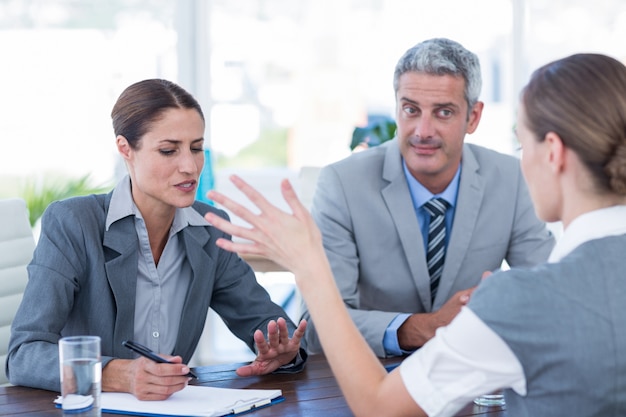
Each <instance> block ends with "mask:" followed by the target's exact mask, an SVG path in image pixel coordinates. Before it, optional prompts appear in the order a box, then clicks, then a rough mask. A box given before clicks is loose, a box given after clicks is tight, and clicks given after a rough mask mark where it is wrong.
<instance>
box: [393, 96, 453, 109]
mask: <svg viewBox="0 0 626 417" xmlns="http://www.w3.org/2000/svg"><path fill="white" fill-rule="evenodd" d="M400 101H406V102H407V103H410V104H413V105H415V106H419V105H420V104H419V103H418V102H417V101H415V100H411V99H410V98H407V97H400ZM433 107H435V108H437V109H438V108H441V107H454V108H459V105H458V104H456V103H454V102H452V101H447V102H444V103H435V104H434V105H433Z"/></svg>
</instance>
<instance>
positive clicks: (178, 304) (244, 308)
mask: <svg viewBox="0 0 626 417" xmlns="http://www.w3.org/2000/svg"><path fill="white" fill-rule="evenodd" d="M111 116H112V119H113V128H114V131H115V135H116V145H117V150H118V152H119V154H120V155H121V156H122V158H123V159H124V161H125V163H126V167H127V168H128V176H126V177H125V178H124V179H122V180H121V181H120V183H119V184H118V185H117V186H116V188H115V189H114V190H113V191H112V192H111V193H109V194H106V195H104V194H103V195H91V196H87V197H77V198H72V199H68V200H65V201H60V202H56V203H53V204H51V205H50V206H49V207H48V209H47V210H46V212H45V214H44V216H43V219H42V230H41V237H40V240H39V243H38V244H37V248H36V250H35V253H34V257H33V260H32V262H31V263H30V265H29V266H28V273H29V281H28V285H27V287H26V291H25V293H24V298H23V301H22V303H21V305H20V308H19V310H18V312H17V314H16V317H15V320H14V322H13V325H12V333H11V341H10V344H9V356H8V360H7V375H8V377H9V380H10V381H11V383H13V384H15V385H26V386H31V387H36V388H44V389H49V390H56V391H58V390H59V385H60V384H59V364H58V361H59V359H58V345H57V343H58V340H59V338H60V337H64V336H71V335H97V336H100V338H101V345H102V346H101V350H102V360H103V362H102V366H103V370H102V390H103V391H121V392H130V393H132V394H134V395H135V396H137V397H138V398H140V399H144V400H159V399H164V398H167V397H168V396H170V395H171V394H172V393H174V392H176V391H179V390H181V389H183V388H184V387H185V386H186V385H187V383H188V380H189V378H188V377H187V376H186V375H187V373H188V372H189V368H188V366H187V365H186V363H187V362H188V361H189V359H190V358H191V356H192V354H193V353H194V350H195V348H196V346H197V344H198V340H199V339H200V335H201V333H202V330H203V328H204V322H205V319H206V316H207V312H208V309H209V307H211V308H213V309H214V310H215V311H216V312H217V313H218V314H219V315H220V316H221V317H222V319H223V320H224V321H225V323H226V324H227V326H228V327H229V329H230V330H231V331H232V332H233V333H234V334H235V335H236V336H237V337H239V338H240V339H241V340H243V341H244V342H245V343H246V344H247V345H248V346H249V347H250V349H252V350H254V351H256V352H257V357H256V359H255V360H254V361H253V362H252V363H251V364H249V365H246V366H242V367H241V368H239V369H238V370H237V373H238V374H239V375H241V376H248V375H260V374H266V373H269V372H273V371H275V370H277V369H278V368H283V369H281V372H296V371H298V370H300V369H301V368H302V366H303V364H304V360H305V356H306V354H304V353H302V355H301V354H300V351H299V348H300V339H301V337H302V335H303V332H304V329H305V327H306V323H302V324H301V325H300V326H299V327H298V328H296V326H295V325H294V324H293V323H292V322H291V320H289V319H288V318H287V315H286V313H285V311H284V310H283V309H282V308H280V307H279V306H277V305H276V304H274V303H273V302H272V301H271V300H270V297H269V295H268V293H267V292H266V291H265V290H264V289H263V288H262V287H261V286H260V285H259V284H258V283H257V281H256V277H255V274H254V272H253V271H252V269H251V268H250V267H249V266H248V265H247V264H246V263H245V262H244V261H242V260H241V259H240V258H239V257H238V256H236V255H235V254H232V253H230V252H227V251H224V250H222V249H220V248H219V247H217V246H216V245H215V241H216V239H217V238H219V237H222V238H228V237H227V236H226V235H224V234H223V233H221V232H220V231H219V230H217V229H215V228H213V227H212V226H211V225H210V224H209V223H207V221H206V220H205V219H204V218H203V215H204V214H205V213H207V212H211V213H214V214H215V215H216V216H219V217H220V218H224V219H226V218H227V216H226V214H225V213H224V212H223V211H221V210H217V209H215V208H213V207H211V206H209V205H208V204H204V203H200V202H196V201H194V200H195V195H196V188H197V185H198V177H199V175H200V172H201V171H202V167H203V164H204V152H203V145H204V128H205V125H204V116H203V114H202V110H201V108H200V106H199V104H198V102H197V101H196V100H195V99H194V98H193V97H192V96H191V95H190V94H189V93H188V92H187V91H185V90H184V89H182V88H181V87H179V86H178V85H176V84H174V83H172V82H170V81H166V80H159V79H152V80H144V81H141V82H138V83H135V84H133V85H131V86H129V87H128V88H127V89H126V90H124V92H122V94H121V95H120V97H119V99H118V100H117V102H116V103H115V106H114V107H113V111H112V113H111ZM262 330H263V331H262ZM265 330H267V339H266V338H265V336H264V331H265ZM124 340H134V341H136V342H139V343H140V344H143V345H146V346H147V347H148V348H150V349H151V350H153V351H156V352H161V353H163V354H165V356H166V357H167V358H168V359H170V361H171V362H173V363H172V364H157V363H156V362H152V361H150V360H148V359H145V358H143V357H139V358H136V354H134V353H133V352H131V351H130V350H128V349H127V348H126V347H124V346H123V345H122V341H124ZM133 358H136V359H133Z"/></svg>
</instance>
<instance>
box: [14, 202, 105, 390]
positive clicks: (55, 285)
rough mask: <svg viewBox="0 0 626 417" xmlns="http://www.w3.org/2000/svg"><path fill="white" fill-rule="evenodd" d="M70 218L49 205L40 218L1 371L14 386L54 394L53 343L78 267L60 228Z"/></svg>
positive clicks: (79, 258)
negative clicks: (24, 285) (36, 240)
mask: <svg viewBox="0 0 626 417" xmlns="http://www.w3.org/2000/svg"><path fill="white" fill-rule="evenodd" d="M71 217H72V216H70V215H68V213H67V212H64V210H63V207H62V206H61V205H60V204H59V203H53V204H51V205H50V206H49V207H48V209H47V210H46V212H45V214H44V216H43V218H42V230H41V235H40V238H39V242H38V243H37V247H36V249H35V252H34V257H33V260H32V261H31V263H30V264H29V265H28V272H29V278H28V284H27V286H26V289H25V291H24V296H23V299H22V302H21V304H20V307H19V309H18V311H17V313H16V315H15V319H14V321H13V324H12V329H11V339H10V342H9V354H8V359H7V365H6V372H7V375H8V377H9V380H10V381H11V383H12V384H14V385H25V386H30V387H35V388H42V389H47V390H52V391H59V390H60V382H59V353H58V350H59V348H58V340H59V338H60V337H61V330H62V329H63V326H64V325H65V323H66V322H67V318H68V316H69V314H70V311H71V310H72V307H73V305H74V296H75V293H76V292H77V291H78V279H77V276H78V275H79V274H80V273H81V271H82V267H83V266H84V252H82V251H81V249H80V248H81V244H77V241H78V239H79V238H78V236H76V235H73V234H72V233H71V231H72V230H74V229H73V228H67V227H64V225H63V222H64V221H67V220H66V219H68V218H71ZM103 359H104V358H103Z"/></svg>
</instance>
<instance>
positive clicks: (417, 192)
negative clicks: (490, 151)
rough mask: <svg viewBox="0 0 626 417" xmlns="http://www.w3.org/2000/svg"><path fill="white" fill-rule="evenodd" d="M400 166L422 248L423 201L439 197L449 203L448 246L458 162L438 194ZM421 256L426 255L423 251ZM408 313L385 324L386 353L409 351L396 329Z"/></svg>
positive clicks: (425, 233) (424, 227)
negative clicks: (420, 232)
mask: <svg viewBox="0 0 626 417" xmlns="http://www.w3.org/2000/svg"><path fill="white" fill-rule="evenodd" d="M402 168H403V169H404V176H405V177H406V181H407V184H408V185H409V192H410V193H411V200H412V201H413V209H414V210H415V215H416V216H417V221H418V222H419V225H420V229H421V231H422V239H423V240H424V248H426V247H427V246H428V241H427V240H428V225H429V223H430V216H429V214H428V213H427V212H426V210H425V209H424V207H422V206H423V205H424V203H426V202H427V201H428V200H430V199H432V198H435V197H441V198H443V199H444V200H446V201H447V202H448V204H450V207H449V208H448V210H447V211H446V231H447V233H446V247H447V246H448V242H449V240H450V231H451V230H452V221H453V220H454V212H455V210H456V197H457V193H458V191H459V181H460V178H461V165H460V164H459V168H458V169H457V171H456V174H455V175H454V178H452V181H451V182H450V184H448V187H447V188H446V189H445V190H443V192H442V193H440V194H433V193H431V192H430V191H428V190H427V189H426V187H424V186H423V185H422V184H420V183H419V181H417V180H416V179H415V178H414V177H413V175H411V173H410V172H409V169H408V168H407V166H406V163H405V162H404V160H402ZM423 256H426V254H425V253H424V254H423ZM409 316H410V314H407V313H403V314H398V315H397V316H396V317H395V318H394V319H393V320H392V321H391V323H389V326H387V329H386V330H385V336H384V337H383V346H384V348H385V351H386V352H387V354H388V355H393V356H399V355H403V354H406V353H410V352H407V351H404V350H402V349H400V344H399V343H398V329H399V328H400V326H402V324H403V323H404V321H405V320H406V319H407V318H409Z"/></svg>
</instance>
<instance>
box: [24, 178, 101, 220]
mask: <svg viewBox="0 0 626 417" xmlns="http://www.w3.org/2000/svg"><path fill="white" fill-rule="evenodd" d="M89 177H90V175H89V174H87V175H85V176H83V177H80V178H77V179H66V178H50V177H46V179H45V180H43V181H37V180H34V179H30V180H28V181H27V182H26V184H25V186H24V189H23V190H22V198H23V199H24V200H25V201H26V205H27V206H28V212H29V220H30V225H31V226H34V225H35V223H36V222H37V220H39V218H40V217H41V215H42V214H43V212H44V211H45V210H46V208H47V207H48V205H49V204H50V203H52V202H53V201H57V200H62V199H64V198H68V197H74V196H80V195H89V194H98V193H103V192H107V191H109V190H111V188H112V187H110V186H103V185H101V186H94V185H92V184H91V179H90V178H89Z"/></svg>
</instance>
